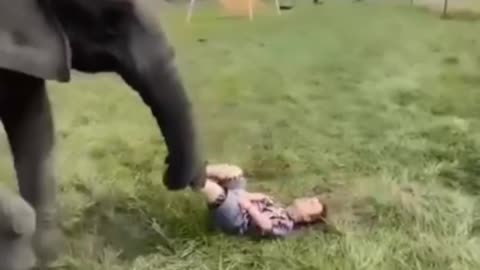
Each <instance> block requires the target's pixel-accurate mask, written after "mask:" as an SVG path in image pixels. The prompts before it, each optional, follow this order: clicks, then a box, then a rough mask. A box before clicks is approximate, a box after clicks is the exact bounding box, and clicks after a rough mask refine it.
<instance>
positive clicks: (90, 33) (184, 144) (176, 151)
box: [0, 0, 205, 190]
mask: <svg viewBox="0 0 480 270" xmlns="http://www.w3.org/2000/svg"><path fill="white" fill-rule="evenodd" d="M0 10H2V12H1V14H2V16H0V67H1V68H6V69H10V70H14V71H17V72H21V73H25V74H28V75H31V76H34V77H37V78H42V79H45V80H56V81H60V82H68V81H69V80H70V73H71V70H72V69H75V70H78V71H82V72H86V73H99V72H114V73H117V74H118V75H120V76H121V78H123V80H124V81H125V82H126V83H127V84H128V85H129V86H130V87H131V88H132V89H134V90H135V91H137V92H138V94H139V95H140V97H141V98H142V100H143V101H144V103H145V104H147V105H148V106H149V108H150V109H151V112H152V114H153V116H154V118H155V119H156V122H157V124H158V126H159V128H160V131H161V134H162V135H163V137H164V139H165V142H166V145H167V149H168V156H167V158H166V163H168V168H167V170H166V172H165V177H164V183H165V185H166V186H167V187H168V189H170V190H178V189H183V188H186V187H187V186H189V185H191V186H202V185H203V183H204V179H205V177H204V171H205V166H204V164H203V160H202V157H201V151H200V149H199V148H200V145H199V144H198V141H197V135H196V127H195V123H194V120H193V115H192V110H191V104H190V101H189V99H188V97H187V93H186V90H185V88H184V85H183V83H182V81H181V78H180V76H179V74H178V71H177V68H176V67H175V65H174V61H173V60H174V54H173V50H172V48H171V47H170V45H169V43H168V41H167V38H166V37H165V35H164V33H163V31H162V30H161V29H160V27H159V25H158V24H157V23H156V22H155V20H154V19H153V16H152V17H150V16H149V15H147V14H146V13H145V10H144V9H141V6H140V4H139V2H138V1H135V0H15V1H11V0H0ZM2 28H3V29H2Z"/></svg>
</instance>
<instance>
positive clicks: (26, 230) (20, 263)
mask: <svg viewBox="0 0 480 270" xmlns="http://www.w3.org/2000/svg"><path fill="white" fill-rule="evenodd" d="M34 232H35V211H34V210H33V208H31V207H30V205H29V204H28V203H27V202H25V201H24V200H23V199H22V198H21V197H19V196H16V195H15V194H13V193H9V192H7V191H5V190H0V269H2V270H29V269H31V268H32V267H33V266H35V263H36V258H35V254H34V250H33V248H32V238H33V235H34Z"/></svg>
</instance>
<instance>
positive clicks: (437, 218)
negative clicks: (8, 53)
mask: <svg viewBox="0 0 480 270" xmlns="http://www.w3.org/2000/svg"><path fill="white" fill-rule="evenodd" d="M216 12H217V11H216V10H214V9H211V8H207V7H205V8H200V9H199V10H198V11H197V13H195V17H194V18H193V23H192V24H191V25H186V24H185V23H184V16H185V9H184V7H182V9H181V10H177V9H173V10H168V11H165V13H168V15H167V16H165V17H163V18H162V20H164V26H165V28H166V29H167V30H168V33H169V35H170V37H171V39H172V42H173V43H174V44H175V45H176V48H177V60H178V65H179V67H180V69H181V72H182V76H183V77H184V79H185V82H186V84H187V86H188V89H189V92H190V94H191V97H192V99H193V101H194V105H195V110H196V112H197V114H196V116H197V118H198V121H199V126H200V129H201V131H202V133H201V134H202V139H203V141H204V143H205V149H206V151H207V153H208V158H209V159H210V161H212V162H215V161H220V162H231V163H235V164H239V165H240V166H242V167H243V168H244V169H245V170H246V171H247V172H248V174H249V175H251V179H250V180H251V182H250V184H251V188H252V189H253V190H260V191H268V192H269V194H271V195H272V196H274V197H276V198H278V199H279V200H282V201H284V202H288V201H289V200H290V199H291V198H293V197H297V196H305V195H312V194H319V193H328V198H329V199H328V202H329V204H330V207H331V210H330V213H331V217H330V219H331V222H332V223H333V224H335V226H336V227H337V228H338V229H339V230H340V231H341V232H343V234H342V235H335V234H331V233H324V232H322V231H321V230H318V229H312V230H309V231H306V233H305V234H302V235H299V236H298V237H295V238H292V239H289V240H284V241H261V242H251V241H249V240H246V239H239V238H235V237H228V236H225V235H222V234H220V233H217V232H213V231H211V230H210V229H209V222H208V220H207V218H206V214H207V212H206V211H207V209H206V207H205V204H204V202H203V200H202V198H201V197H200V196H199V195H198V194H194V193H192V192H190V191H183V192H178V193H168V192H166V191H165V188H164V187H163V186H162V181H161V176H162V172H163V164H162V162H163V159H164V155H165V146H164V145H163V140H162V138H161V137H160V136H159V132H158V130H157V128H156V126H155V124H154V121H153V118H152V117H151V115H150V114H149V111H148V109H147V108H146V107H145V106H143V104H142V103H141V101H140V99H139V98H138V96H136V94H135V93H134V92H133V91H130V90H129V89H128V87H126V86H125V85H124V84H122V82H121V81H120V80H119V79H118V77H114V76H107V75H98V76H92V77H86V76H78V77H77V78H76V79H75V80H74V82H73V83H72V84H69V85H62V84H56V83H52V84H51V87H52V90H51V98H52V100H53V103H54V110H55V116H56V124H57V131H58V132H57V134H58V146H57V165H58V166H57V173H58V176H59V181H60V183H59V190H60V191H61V195H60V198H59V199H60V203H61V207H62V222H63V227H64V231H65V234H66V236H67V240H68V243H67V244H68V248H67V249H65V250H64V252H65V253H64V256H63V259H62V260H63V262H64V263H66V264H67V265H69V267H68V269H92V270H100V269H101V270H104V269H109V270H127V269H128V270H130V269H132V270H150V269H152V270H153V269H168V270H174V269H229V270H233V269H292V270H293V269H299V270H300V269H302V270H303V269H342V270H348V269H399V270H400V269H405V270H407V269H432V270H434V269H435V270H440V269H458V270H466V269H479V268H480V257H479V256H478V250H480V238H479V237H480V209H479V206H480V204H479V198H480V196H479V195H478V194H479V192H480V181H479V179H478V177H479V176H480V139H479V138H480V106H479V104H480V94H479V92H478V89H479V86H480V72H479V70H480V51H479V50H478V48H479V44H480V36H479V35H478V30H480V23H476V22H460V21H452V20H440V19H438V17H434V16H431V15H429V14H427V13H425V12H422V11H419V10H415V9H412V8H409V7H398V6H397V7H394V6H390V7H386V6H374V5H353V4H348V5H334V4H330V3H327V4H326V5H323V6H318V7H315V8H312V7H311V6H310V4H308V5H307V4H306V5H301V6H300V7H299V8H297V9H295V10H294V11H293V12H289V13H286V14H284V15H283V16H281V17H277V16H275V14H274V13H273V11H271V12H268V13H267V14H265V15H263V16H260V15H259V16H258V17H257V18H256V19H255V22H253V23H249V22H248V20H247V19H232V18H230V19H229V18H219V17H218V16H217V15H218V14H216ZM198 39H204V40H205V42H198V41H197V40H198ZM159 83H160V82H159ZM0 151H2V155H1V156H0V157H1V162H0V169H1V171H2V174H1V175H2V177H3V178H5V179H11V178H12V175H13V174H12V170H11V162H10V161H9V157H8V155H7V151H6V146H5V142H4V141H2V143H1V144H0ZM8 183H10V184H12V183H13V182H8ZM325 196H327V195H325ZM164 234H165V235H166V236H167V237H168V239H170V241H171V243H170V245H171V246H172V248H173V251H172V250H170V249H168V245H167V244H166V243H165V241H164V240H163V239H164V236H163V235H164Z"/></svg>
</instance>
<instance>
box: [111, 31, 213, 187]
mask: <svg viewBox="0 0 480 270" xmlns="http://www.w3.org/2000/svg"><path fill="white" fill-rule="evenodd" d="M151 29H152V28H150V30H151ZM131 33H134V35H135V37H131V38H130V44H129V45H130V46H129V52H130V56H131V59H130V61H128V62H129V63H128V67H127V68H126V69H125V70H122V71H121V72H119V73H120V74H121V76H122V77H123V78H124V80H125V81H126V82H127V83H128V84H129V85H130V86H132V88H134V89H136V90H137V91H138V93H139V94H140V96H141V98H142V99H143V101H144V102H145V103H146V104H147V105H148V106H149V107H150V109H151V112H152V114H153V116H154V117H155V119H156V121H157V123H158V126H159V127H160V130H161V133H162V135H163V137H164V139H165V142H166V145H167V148H168V156H167V158H166V163H167V164H168V168H167V170H166V172H165V175H164V183H165V185H166V186H167V188H168V189H169V190H180V189H184V188H186V187H187V186H188V185H191V186H192V187H203V185H204V182H205V164H204V161H203V160H202V157H201V152H200V145H199V143H198V141H197V134H196V126H195V122H194V119H193V118H194V117H193V113H192V107H191V104H190V101H189V99H188V96H187V93H186V91H185V87H184V85H183V83H182V81H181V79H180V75H179V74H178V70H177V68H176V67H175V65H174V61H173V59H174V57H173V50H172V49H171V48H170V46H169V44H168V42H167V40H166V38H165V36H164V35H163V33H162V32H158V30H157V31H145V28H143V27H142V29H136V30H135V31H132V32H131Z"/></svg>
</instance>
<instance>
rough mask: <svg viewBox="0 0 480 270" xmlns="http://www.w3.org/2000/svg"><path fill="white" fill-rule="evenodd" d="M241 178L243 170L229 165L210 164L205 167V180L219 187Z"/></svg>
mask: <svg viewBox="0 0 480 270" xmlns="http://www.w3.org/2000/svg"><path fill="white" fill-rule="evenodd" d="M240 177H243V170H242V169H241V168H240V167H238V166H235V165H230V164H211V165H208V166H207V178H209V179H210V180H211V181H214V182H216V183H217V184H219V185H221V186H225V185H227V184H228V183H230V182H231V181H233V180H237V179H239V178H240Z"/></svg>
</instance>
